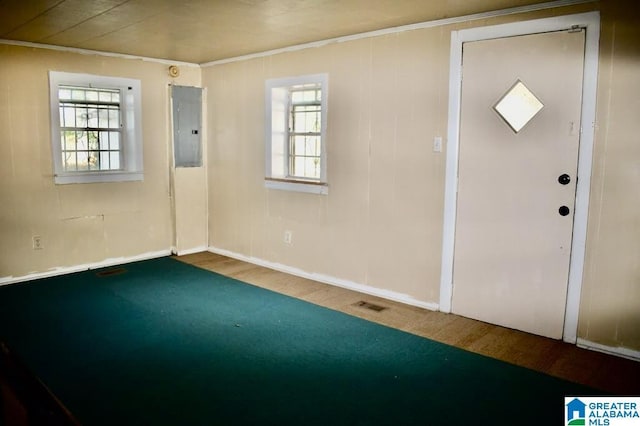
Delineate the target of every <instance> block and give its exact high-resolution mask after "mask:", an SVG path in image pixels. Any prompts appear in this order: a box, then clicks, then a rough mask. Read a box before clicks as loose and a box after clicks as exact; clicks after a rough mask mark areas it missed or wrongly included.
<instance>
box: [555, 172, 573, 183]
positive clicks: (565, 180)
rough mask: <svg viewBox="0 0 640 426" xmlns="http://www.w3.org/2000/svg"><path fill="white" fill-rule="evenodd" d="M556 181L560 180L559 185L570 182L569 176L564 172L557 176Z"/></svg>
mask: <svg viewBox="0 0 640 426" xmlns="http://www.w3.org/2000/svg"><path fill="white" fill-rule="evenodd" d="M558 182H560V185H566V184H568V183H569V182H571V177H570V176H569V175H568V174H566V173H564V174H561V175H560V176H558Z"/></svg>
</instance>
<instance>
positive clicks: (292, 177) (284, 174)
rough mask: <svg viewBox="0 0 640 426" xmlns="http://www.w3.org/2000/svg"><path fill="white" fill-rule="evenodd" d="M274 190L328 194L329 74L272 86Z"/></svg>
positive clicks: (269, 165) (269, 118) (269, 166)
mask: <svg viewBox="0 0 640 426" xmlns="http://www.w3.org/2000/svg"><path fill="white" fill-rule="evenodd" d="M265 86H266V105H265V108H266V120H265V123H266V132H265V133H266V135H265V137H266V149H265V154H266V158H265V160H266V176H265V185H266V186H267V187H268V188H275V189H285V190H292V191H301V192H312V193H317V194H326V193H327V192H328V185H327V156H326V145H327V139H326V130H327V94H328V76H327V74H314V75H307V76H301V77H291V78H278V79H271V80H267V81H266V85H265Z"/></svg>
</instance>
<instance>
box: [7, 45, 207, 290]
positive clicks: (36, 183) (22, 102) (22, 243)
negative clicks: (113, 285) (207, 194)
mask: <svg viewBox="0 0 640 426" xmlns="http://www.w3.org/2000/svg"><path fill="white" fill-rule="evenodd" d="M0 64H2V65H1V66H0V159H1V161H2V164H1V165H0V232H1V237H0V279H7V278H9V277H22V276H26V275H28V274H31V273H43V272H47V271H49V270H51V269H54V268H65V267H72V266H77V265H83V264H88V263H94V262H101V261H104V260H105V259H109V258H120V257H132V256H139V255H144V254H145V253H150V252H157V251H168V250H170V248H171V244H172V223H171V211H170V199H169V195H170V194H169V163H168V147H169V140H170V139H169V124H168V120H167V117H168V90H167V85H168V83H170V82H171V81H172V80H171V79H170V78H169V76H168V75H167V66H166V65H163V64H158V63H150V62H143V61H141V60H129V59H119V58H107V57H100V56H91V55H80V54H76V53H63V52H58V51H52V50H43V49H34V48H26V47H17V46H8V45H0ZM49 70H57V71H66V72H81V73H91V74H100V75H109V76H118V77H129V78H136V79H140V80H141V81H142V110H143V111H142V120H143V128H142V130H143V138H144V174H145V175H144V182H127V183H102V184H72V185H54V183H53V168H52V159H51V142H50V133H51V131H50V119H49V105H50V104H49V92H48V72H49ZM180 79H181V80H180V81H181V82H182V84H197V83H199V79H200V69H199V68H198V67H193V68H188V67H183V69H182V77H180ZM34 235H39V236H41V237H42V241H43V244H44V249H43V250H33V248H32V236H34Z"/></svg>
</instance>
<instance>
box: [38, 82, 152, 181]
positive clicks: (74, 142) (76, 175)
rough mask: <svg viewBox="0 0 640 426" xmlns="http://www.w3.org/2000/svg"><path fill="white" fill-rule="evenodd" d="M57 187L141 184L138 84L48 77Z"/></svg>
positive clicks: (139, 88) (139, 94) (139, 93)
mask: <svg viewBox="0 0 640 426" xmlns="http://www.w3.org/2000/svg"><path fill="white" fill-rule="evenodd" d="M49 90H50V98H51V146H52V153H53V164H54V175H55V183H57V184H66V183H91V182H119V181H135V180H142V179H143V169H142V128H141V124H142V123H141V99H140V97H141V85H140V80H134V79H128V78H118V77H104V76H97V75H90V74H76V73H65V72H56V71H50V73H49Z"/></svg>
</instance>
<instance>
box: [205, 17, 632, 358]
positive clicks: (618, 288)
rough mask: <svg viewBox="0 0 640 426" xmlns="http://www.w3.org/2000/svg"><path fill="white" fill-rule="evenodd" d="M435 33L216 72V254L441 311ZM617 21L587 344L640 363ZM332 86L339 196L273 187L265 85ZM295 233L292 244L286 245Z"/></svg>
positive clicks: (586, 303) (212, 188) (608, 21)
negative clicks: (318, 77) (631, 354)
mask: <svg viewBox="0 0 640 426" xmlns="http://www.w3.org/2000/svg"><path fill="white" fill-rule="evenodd" d="M596 7H598V6H597V5H595V4H589V5H582V6H579V7H574V8H573V9H570V10H569V9H564V10H562V11H560V10H555V11H547V12H538V13H534V14H527V15H521V16H510V17H504V18H500V19H491V20H486V21H482V22H470V23H466V24H462V25H456V26H447V27H437V28H431V29H421V30H415V31H409V32H403V33H397V34H392V35H385V36H380V37H375V38H367V39H361V40H357V41H350V42H343V43H336V44H331V45H327V46H324V47H317V48H312V49H306V50H302V51H296V52H288V53H281V54H276V55H272V56H268V57H264V58H256V59H251V60H246V61H241V62H235V63H228V64H221V65H215V66H211V67H207V68H204V69H203V84H204V86H205V87H208V89H209V99H210V102H209V114H208V125H209V131H210V144H209V241H210V245H211V246H213V247H215V248H218V249H223V250H228V251H231V252H234V253H237V254H240V255H243V256H248V257H254V258H258V259H261V260H265V261H268V262H273V263H279V264H283V265H287V266H290V267H293V268H298V269H300V270H303V271H306V272H310V273H319V274H323V275H326V276H330V277H334V278H337V279H342V280H348V281H351V282H355V283H359V284H364V285H367V286H371V287H374V288H378V289H382V290H390V291H393V292H395V293H398V294H401V295H406V296H407V297H408V298H411V299H413V300H414V301H418V302H425V303H438V300H439V283H440V266H441V251H442V248H441V244H442V223H443V191H444V180H445V154H444V153H434V152H433V151H432V141H433V138H434V137H435V136H444V137H446V129H447V106H448V82H449V43H450V32H451V30H454V29H461V28H469V27H471V26H478V25H489V24H495V23H501V22H506V21H513V20H519V19H532V18H538V17H544V16H552V15H557V14H560V13H569V12H572V13H575V12H582V11H587V10H591V9H594V8H596ZM613 9H614V8H613V7H612V6H610V4H609V5H606V6H604V10H603V15H602V18H603V35H602V47H601V61H600V62H601V63H600V68H601V69H600V77H599V92H598V96H599V99H598V119H599V121H600V123H599V128H598V131H597V135H596V137H597V140H596V142H595V144H596V148H595V154H596V158H595V163H594V173H593V177H594V179H593V184H592V185H593V186H592V202H591V207H590V222H589V242H588V249H587V259H586V270H585V281H584V285H583V294H582V296H583V297H582V306H581V311H580V329H579V337H581V338H584V339H588V340H590V341H593V342H596V343H600V344H605V345H609V346H613V347H617V346H623V347H626V348H630V349H633V350H640V307H639V302H638V301H640V262H638V259H640V221H639V218H640V202H639V201H640V199H639V196H638V195H637V194H638V191H637V190H636V189H637V188H638V187H640V172H639V171H640V148H639V147H640V144H638V143H637V136H636V135H637V134H640V128H638V127H639V126H640V124H639V123H640V116H639V115H638V114H639V111H640V105H639V102H640V101H639V99H640V81H639V80H638V77H637V76H638V75H640V64H639V63H638V58H639V55H640V49H639V47H638V42H637V41H638V40H640V33H639V32H638V28H640V25H639V23H638V22H637V16H636V17H635V19H636V21H635V24H633V23H632V22H630V21H629V19H630V18H629V17H630V14H629V10H625V9H627V8H622V7H621V8H620V10H618V11H614V10H613ZM320 72H326V73H328V74H329V107H328V111H329V113H328V120H329V128H328V132H329V133H328V138H327V139H328V166H327V167H328V179H329V183H330V189H329V194H328V195H326V196H322V195H311V194H304V193H295V192H286V191H279V190H271V189H269V190H268V189H265V188H264V185H263V178H264V118H263V117H264V81H265V79H268V78H273V77H287V76H295V75H301V74H310V73H320ZM285 230H291V231H292V232H293V244H292V245H291V246H289V245H287V244H284V242H283V233H284V231H285Z"/></svg>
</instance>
